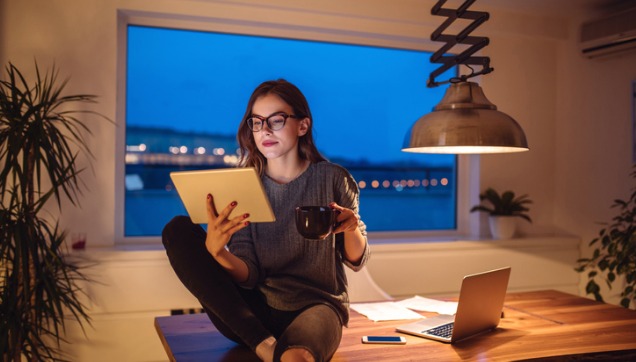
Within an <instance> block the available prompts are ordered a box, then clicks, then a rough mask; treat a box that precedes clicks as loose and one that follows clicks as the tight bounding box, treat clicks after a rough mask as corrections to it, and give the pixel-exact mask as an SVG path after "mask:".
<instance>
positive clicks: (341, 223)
mask: <svg viewBox="0 0 636 362" xmlns="http://www.w3.org/2000/svg"><path fill="white" fill-rule="evenodd" d="M329 207H330V208H332V209H334V210H338V212H339V214H338V217H337V219H336V220H337V222H338V227H337V228H336V230H334V233H340V232H345V231H354V230H355V229H356V228H357V227H358V223H359V218H358V216H357V215H356V214H355V213H354V212H353V210H351V209H347V208H346V207H342V206H340V205H338V204H336V203H335V202H332V203H330V204H329Z"/></svg>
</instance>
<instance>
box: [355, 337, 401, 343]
mask: <svg viewBox="0 0 636 362" xmlns="http://www.w3.org/2000/svg"><path fill="white" fill-rule="evenodd" d="M362 343H384V344H406V338H404V337H400V336H363V337H362Z"/></svg>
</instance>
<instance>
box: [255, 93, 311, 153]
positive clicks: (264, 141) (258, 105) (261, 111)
mask: <svg viewBox="0 0 636 362" xmlns="http://www.w3.org/2000/svg"><path fill="white" fill-rule="evenodd" d="M280 112H283V113H286V114H288V115H293V114H294V110H293V109H292V107H291V106H290V105H289V104H287V103H285V102H284V101H283V100H282V99H281V98H280V97H279V96H277V95H275V94H266V95H264V96H262V97H259V98H257V99H256V101H255V102H254V105H253V106H252V116H260V117H263V118H267V117H269V116H271V115H273V114H276V113H280ZM309 122H310V120H309V118H302V119H297V118H294V117H289V118H287V120H286V121H285V125H284V126H283V128H281V129H279V130H276V131H272V130H271V129H270V128H269V126H268V125H267V122H265V121H263V122H262V123H263V128H262V129H261V130H260V131H258V132H253V135H254V141H255V142H256V147H257V148H258V150H259V151H260V152H261V153H262V154H263V156H265V158H267V159H268V160H272V159H278V158H282V159H294V158H297V157H298V138H299V137H301V136H303V135H304V134H305V133H307V130H308V126H309ZM290 157H291V158H290Z"/></svg>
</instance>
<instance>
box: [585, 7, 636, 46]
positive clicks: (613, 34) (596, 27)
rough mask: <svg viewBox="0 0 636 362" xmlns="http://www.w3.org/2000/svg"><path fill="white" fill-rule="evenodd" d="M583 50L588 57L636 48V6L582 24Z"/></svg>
mask: <svg viewBox="0 0 636 362" xmlns="http://www.w3.org/2000/svg"><path fill="white" fill-rule="evenodd" d="M580 35H581V38H580V45H581V52H582V53H583V55H584V56H586V57H588V58H596V57H602V56H609V55H614V54H617V53H621V52H624V51H627V50H634V49H636V8H633V9H629V10H625V11H622V12H620V13H616V14H613V15H610V16H607V17H605V18H602V19H597V20H593V21H589V22H585V23H583V25H581V34H580Z"/></svg>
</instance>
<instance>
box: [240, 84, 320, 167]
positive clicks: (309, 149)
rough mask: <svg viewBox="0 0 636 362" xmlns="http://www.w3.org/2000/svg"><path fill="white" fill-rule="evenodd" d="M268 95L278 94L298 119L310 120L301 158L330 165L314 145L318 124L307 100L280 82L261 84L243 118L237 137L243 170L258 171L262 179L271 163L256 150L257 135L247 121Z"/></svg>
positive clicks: (302, 140) (300, 145) (300, 148)
mask: <svg viewBox="0 0 636 362" xmlns="http://www.w3.org/2000/svg"><path fill="white" fill-rule="evenodd" d="M268 94H275V95H277V96H278V97H280V99H282V100H283V101H284V102H285V103H287V104H289V105H290V106H291V107H292V109H293V112H294V116H296V118H298V119H303V118H305V117H307V118H309V120H310V122H309V129H308V130H307V133H305V134H304V135H303V136H301V137H300V138H299V139H298V155H299V156H300V159H301V160H309V161H310V162H311V163H316V162H320V161H326V159H325V157H323V156H322V155H321V154H320V152H319V151H318V149H317V148H316V145H315V144H314V137H313V134H312V129H313V123H314V122H313V118H312V117H311V111H310V110H309V104H308V103H307V99H306V98H305V96H304V95H303V94H302V92H301V91H300V89H298V87H296V86H295V85H293V84H291V83H289V82H288V81H286V80H284V79H278V80H269V81H266V82H263V83H261V84H260V85H259V86H258V87H256V89H255V90H254V92H253V93H252V96H251V97H250V99H249V101H248V102H247V109H246V110H245V114H244V115H243V119H242V120H241V124H240V125H239V129H238V134H237V136H236V137H237V139H238V143H239V152H240V159H239V165H241V166H243V167H254V168H256V171H257V172H258V173H259V174H260V175H262V174H263V172H264V171H265V164H267V159H266V158H265V156H263V154H261V152H260V151H259V150H258V148H257V147H256V142H254V134H253V133H252V130H251V129H250V128H249V126H248V125H247V119H248V118H250V117H251V116H252V107H254V102H256V100H257V99H258V98H260V97H263V96H265V95H268Z"/></svg>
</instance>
